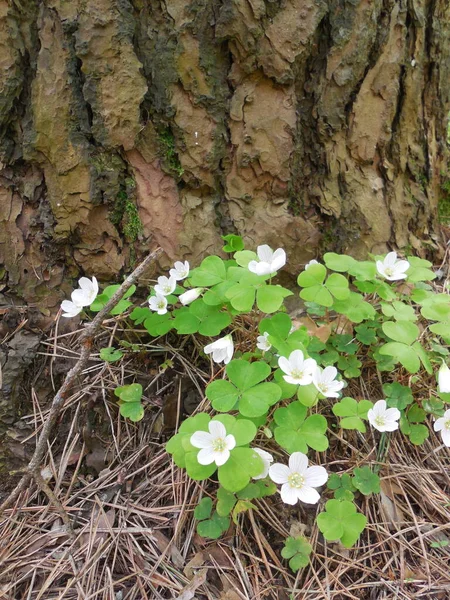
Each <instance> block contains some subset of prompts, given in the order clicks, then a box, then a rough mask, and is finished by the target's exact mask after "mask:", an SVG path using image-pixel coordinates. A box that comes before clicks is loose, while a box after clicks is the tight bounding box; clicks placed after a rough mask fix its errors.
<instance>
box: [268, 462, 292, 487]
mask: <svg viewBox="0 0 450 600" xmlns="http://www.w3.org/2000/svg"><path fill="white" fill-rule="evenodd" d="M290 474H291V470H290V469H289V467H287V466H286V465H282V464H281V463H275V464H274V465H272V466H271V467H270V469H269V477H270V479H271V480H272V481H273V482H275V483H287V481H288V477H289V475H290Z"/></svg>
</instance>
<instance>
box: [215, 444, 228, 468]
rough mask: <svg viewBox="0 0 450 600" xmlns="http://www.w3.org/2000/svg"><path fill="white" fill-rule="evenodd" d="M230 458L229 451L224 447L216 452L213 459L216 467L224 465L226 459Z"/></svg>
mask: <svg viewBox="0 0 450 600" xmlns="http://www.w3.org/2000/svg"><path fill="white" fill-rule="evenodd" d="M229 458H230V451H229V450H227V449H226V448H225V450H222V451H221V452H216V456H215V461H216V465H217V466H218V467H221V466H222V465H224V464H225V463H226V462H227V460H228V459H229Z"/></svg>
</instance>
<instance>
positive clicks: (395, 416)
mask: <svg viewBox="0 0 450 600" xmlns="http://www.w3.org/2000/svg"><path fill="white" fill-rule="evenodd" d="M384 416H385V418H386V420H387V421H398V420H399V419H400V417H401V414H400V411H399V410H398V408H388V409H387V410H386V412H385V413H384Z"/></svg>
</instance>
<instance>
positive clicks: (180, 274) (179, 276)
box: [169, 260, 189, 281]
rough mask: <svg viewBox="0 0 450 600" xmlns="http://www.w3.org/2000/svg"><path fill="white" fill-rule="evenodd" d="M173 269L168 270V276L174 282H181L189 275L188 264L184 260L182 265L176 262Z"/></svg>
mask: <svg viewBox="0 0 450 600" xmlns="http://www.w3.org/2000/svg"><path fill="white" fill-rule="evenodd" d="M173 267H174V268H173V269H170V271H169V274H170V276H171V277H173V278H174V279H175V281H182V280H183V279H186V277H187V276H188V275H189V263H188V261H187V260H185V261H184V263H182V262H181V261H179V260H177V262H176V263H175V264H174V265H173Z"/></svg>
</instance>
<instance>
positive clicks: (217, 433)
mask: <svg viewBox="0 0 450 600" xmlns="http://www.w3.org/2000/svg"><path fill="white" fill-rule="evenodd" d="M208 429H209V433H210V434H211V435H212V437H213V439H217V438H221V439H225V437H226V435H227V430H226V429H225V425H224V424H223V423H221V422H220V421H210V422H209V423H208Z"/></svg>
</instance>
